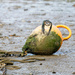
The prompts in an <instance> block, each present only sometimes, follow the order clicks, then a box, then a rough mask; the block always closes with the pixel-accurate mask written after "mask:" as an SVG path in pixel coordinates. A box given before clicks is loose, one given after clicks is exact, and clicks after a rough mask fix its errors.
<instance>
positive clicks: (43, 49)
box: [22, 31, 62, 55]
mask: <svg viewBox="0 0 75 75" xmlns="http://www.w3.org/2000/svg"><path fill="white" fill-rule="evenodd" d="M61 43H62V39H61V37H60V36H59V35H58V34H56V32H54V31H51V32H50V34H49V35H48V36H47V35H45V34H42V33H39V34H35V35H30V36H29V38H28V39H27V41H26V43H25V45H24V46H23V48H22V50H23V52H24V51H26V50H27V52H28V53H33V54H40V55H51V54H53V53H55V52H56V51H57V50H58V49H59V48H60V46H61Z"/></svg>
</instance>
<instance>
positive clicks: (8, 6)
mask: <svg viewBox="0 0 75 75" xmlns="http://www.w3.org/2000/svg"><path fill="white" fill-rule="evenodd" d="M74 4H75V1H74V0H61V1H60V0H29V1H27V0H8V1H5V0H0V33H1V34H2V35H0V36H2V37H3V38H0V49H1V50H7V51H21V48H22V46H23V45H24V43H25V41H26V39H27V38H28V36H29V35H30V33H31V32H32V31H33V30H34V29H35V28H36V27H37V26H39V25H41V24H42V21H43V20H46V19H49V20H50V21H52V23H53V24H54V25H58V24H64V25H67V26H68V27H70V28H71V30H72V37H71V38H70V39H69V40H67V41H64V42H63V45H62V47H61V49H60V50H59V51H58V52H57V53H56V54H65V53H68V52H75V46H74V45H75V40H74V37H75V31H74V30H75V5H74ZM61 32H62V34H63V36H67V35H68V31H67V30H66V29H63V28H61ZM13 34H16V35H17V36H18V37H11V36H9V35H13Z"/></svg>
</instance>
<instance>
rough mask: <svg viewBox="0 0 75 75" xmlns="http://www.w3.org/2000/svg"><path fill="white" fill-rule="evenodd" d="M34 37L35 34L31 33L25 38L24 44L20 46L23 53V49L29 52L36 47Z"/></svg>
mask: <svg viewBox="0 0 75 75" xmlns="http://www.w3.org/2000/svg"><path fill="white" fill-rule="evenodd" d="M35 37H36V36H35V35H32V36H30V37H29V38H28V39H27V40H26V43H25V45H24V46H23V47H22V51H23V53H24V51H25V50H28V51H29V52H30V51H32V50H35V49H36V43H37V39H36V38H35Z"/></svg>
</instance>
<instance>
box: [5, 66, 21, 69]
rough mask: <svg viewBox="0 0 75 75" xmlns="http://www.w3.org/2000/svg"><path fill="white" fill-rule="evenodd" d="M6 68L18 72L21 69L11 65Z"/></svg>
mask: <svg viewBox="0 0 75 75" xmlns="http://www.w3.org/2000/svg"><path fill="white" fill-rule="evenodd" d="M6 68H7V69H9V70H17V69H20V68H21V67H19V66H15V65H9V66H6Z"/></svg>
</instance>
